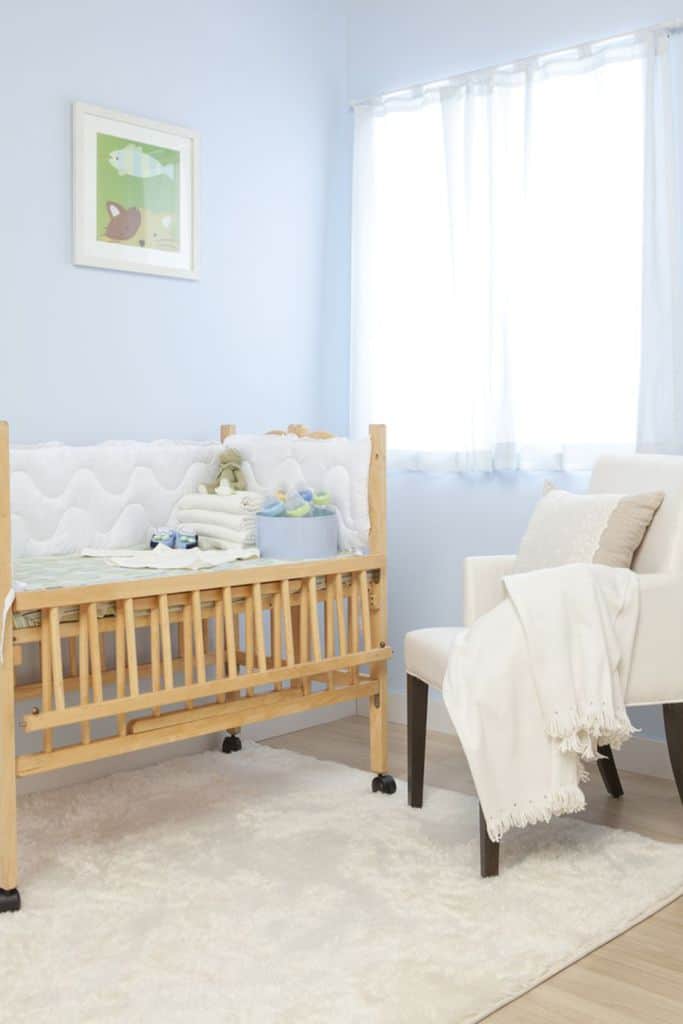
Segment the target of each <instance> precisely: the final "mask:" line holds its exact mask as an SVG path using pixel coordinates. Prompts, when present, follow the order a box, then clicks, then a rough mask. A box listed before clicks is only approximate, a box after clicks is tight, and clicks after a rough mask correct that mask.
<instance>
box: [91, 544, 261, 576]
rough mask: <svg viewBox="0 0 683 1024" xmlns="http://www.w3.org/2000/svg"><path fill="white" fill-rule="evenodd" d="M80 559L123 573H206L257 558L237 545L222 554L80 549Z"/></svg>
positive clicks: (181, 550)
mask: <svg viewBox="0 0 683 1024" xmlns="http://www.w3.org/2000/svg"><path fill="white" fill-rule="evenodd" d="M81 554H82V555H85V556H88V557H91V558H104V559H105V560H106V561H107V563H108V564H109V565H118V566H121V568H123V569H168V570H171V569H194V570H197V569H206V568H211V567H213V566H216V565H223V563H224V562H236V561H238V560H242V559H245V558H258V555H259V552H258V548H255V547H252V548H248V547H245V546H244V545H241V544H232V545H230V546H226V547H225V548H224V549H223V550H218V551H217V550H211V551H202V550H200V549H199V548H186V549H185V548H169V547H166V545H165V544H158V545H157V546H156V547H155V548H148V549H140V550H138V549H136V548H118V549H114V550H112V551H102V550H99V549H96V548H84V550H83V551H82V552H81Z"/></svg>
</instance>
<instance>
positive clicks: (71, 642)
mask: <svg viewBox="0 0 683 1024" xmlns="http://www.w3.org/2000/svg"><path fill="white" fill-rule="evenodd" d="M66 648H67V651H68V652H69V675H70V676H72V677H74V678H75V676H76V673H77V669H76V664H77V661H76V655H77V651H78V639H77V637H75V636H70V637H69V639H68V640H67V642H66Z"/></svg>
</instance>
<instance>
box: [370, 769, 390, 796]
mask: <svg viewBox="0 0 683 1024" xmlns="http://www.w3.org/2000/svg"><path fill="white" fill-rule="evenodd" d="M372 792H373V793H386V794H387V795H388V796H391V794H392V793H395V792H396V781H395V779H394V776H393V775H386V774H385V773H384V772H382V773H381V774H380V775H375V777H374V779H373V780H372Z"/></svg>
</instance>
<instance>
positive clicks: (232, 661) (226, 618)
mask: <svg viewBox="0 0 683 1024" xmlns="http://www.w3.org/2000/svg"><path fill="white" fill-rule="evenodd" d="M223 622H224V625H225V646H226V649H227V652H228V678H229V679H233V678H234V676H236V675H237V650H236V646H235V616H234V614H233V610H232V590H231V588H230V587H223Z"/></svg>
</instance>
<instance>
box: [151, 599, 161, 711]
mask: <svg viewBox="0 0 683 1024" xmlns="http://www.w3.org/2000/svg"><path fill="white" fill-rule="evenodd" d="M149 660H150V673H149V674H150V680H151V683H152V689H153V690H154V691H155V692H158V691H159V690H160V689H161V660H160V657H159V608H158V606H157V607H156V608H152V610H151V612H150V614H149ZM152 714H153V715H155V716H156V717H158V716H159V715H160V714H161V707H160V706H159V705H157V707H155V708H152Z"/></svg>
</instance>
